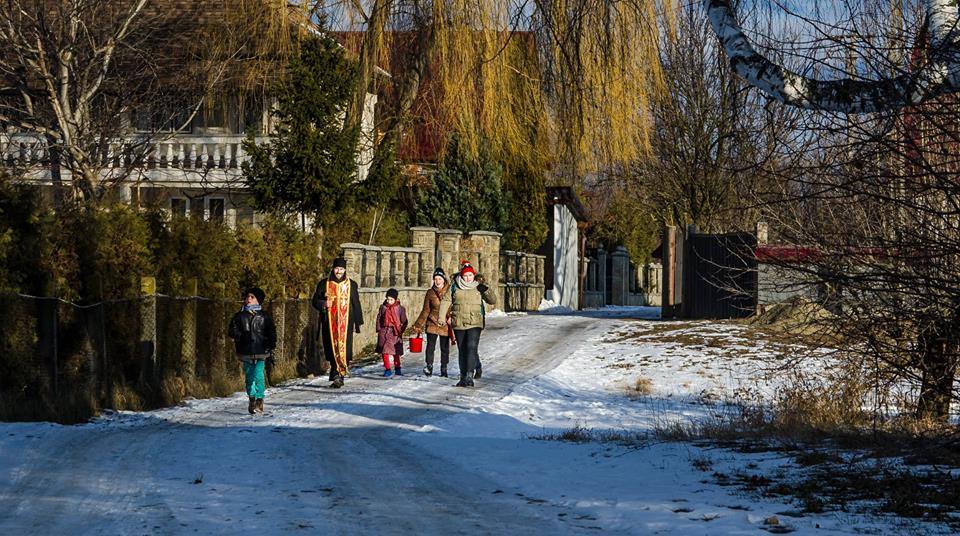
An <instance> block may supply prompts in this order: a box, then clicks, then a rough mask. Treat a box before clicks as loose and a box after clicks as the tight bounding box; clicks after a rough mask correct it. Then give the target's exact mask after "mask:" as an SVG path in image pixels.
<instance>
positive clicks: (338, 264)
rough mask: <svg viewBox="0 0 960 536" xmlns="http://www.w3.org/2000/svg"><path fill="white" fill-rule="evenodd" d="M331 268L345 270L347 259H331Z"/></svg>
mask: <svg viewBox="0 0 960 536" xmlns="http://www.w3.org/2000/svg"><path fill="white" fill-rule="evenodd" d="M333 267H334V268H346V267H347V259H344V258H343V257H338V258H336V259H333Z"/></svg>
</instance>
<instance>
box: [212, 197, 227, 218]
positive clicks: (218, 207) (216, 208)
mask: <svg viewBox="0 0 960 536" xmlns="http://www.w3.org/2000/svg"><path fill="white" fill-rule="evenodd" d="M208 203H210V221H217V222H223V219H224V215H225V214H226V210H225V206H226V205H225V204H224V200H223V199H222V198H218V197H214V198H211V199H210V200H209V201H208Z"/></svg>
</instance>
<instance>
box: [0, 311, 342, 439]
mask: <svg viewBox="0 0 960 536" xmlns="http://www.w3.org/2000/svg"><path fill="white" fill-rule="evenodd" d="M0 296H2V299H3V300H4V303H5V306H6V307H5V308H6V313H7V314H6V315H5V319H3V320H0V419H3V420H34V419H47V420H55V421H60V422H77V421H81V420H84V419H86V418H88V417H89V416H91V415H94V414H95V413H96V412H97V411H98V410H99V409H101V408H114V409H148V408H152V407H160V406H163V405H168V404H174V403H177V402H179V401H180V400H182V399H183V398H185V397H190V396H193V397H203V396H220V395H224V394H228V393H231V392H235V391H236V390H239V389H241V388H242V385H243V384H242V374H241V373H240V367H239V365H238V360H237V359H236V356H235V354H234V351H233V341H232V340H231V339H230V338H229V337H228V336H227V330H228V327H229V322H230V319H231V317H232V316H233V314H234V313H235V312H236V311H237V310H239V308H240V302H239V301H234V300H226V299H211V298H205V297H200V296H189V297H175V296H165V295H160V294H145V295H142V296H139V297H137V298H131V299H124V300H109V301H102V302H98V303H94V304H89V305H82V304H76V303H71V302H68V301H65V300H61V299H58V298H47V297H36V296H25V295H21V294H0ZM264 309H265V310H266V311H267V312H269V313H270V314H271V315H272V316H273V318H274V322H275V323H276V326H277V338H278V341H277V349H276V351H275V352H274V361H273V363H272V364H271V366H270V367H268V372H269V380H270V381H273V382H278V381H281V380H283V379H287V378H290V377H293V376H295V375H305V374H308V373H322V372H323V370H322V366H323V362H324V361H323V359H322V348H320V347H319V343H318V341H317V338H316V333H317V331H316V330H317V314H316V311H314V310H313V308H312V307H311V305H310V301H309V300H308V299H303V298H297V299H278V300H272V301H269V302H268V303H266V304H264Z"/></svg>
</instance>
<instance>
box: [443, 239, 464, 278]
mask: <svg viewBox="0 0 960 536" xmlns="http://www.w3.org/2000/svg"><path fill="white" fill-rule="evenodd" d="M462 236H463V233H461V232H460V231H458V230H457V229H443V230H440V231H437V249H438V250H439V251H440V255H439V257H440V261H439V262H440V267H442V268H443V271H444V272H446V273H447V277H448V278H450V277H452V276H453V274H455V273H456V272H457V270H458V269H459V268H460V239H461V237H462Z"/></svg>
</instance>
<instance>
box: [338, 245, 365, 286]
mask: <svg viewBox="0 0 960 536" xmlns="http://www.w3.org/2000/svg"><path fill="white" fill-rule="evenodd" d="M340 249H342V250H343V258H344V259H346V261H347V277H350V278H353V280H354V281H356V282H357V283H359V284H363V270H364V265H363V261H364V259H363V257H364V250H365V249H366V246H364V245H363V244H356V243H353V242H348V243H346V244H340Z"/></svg>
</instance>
